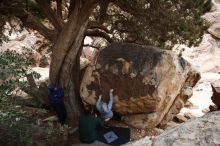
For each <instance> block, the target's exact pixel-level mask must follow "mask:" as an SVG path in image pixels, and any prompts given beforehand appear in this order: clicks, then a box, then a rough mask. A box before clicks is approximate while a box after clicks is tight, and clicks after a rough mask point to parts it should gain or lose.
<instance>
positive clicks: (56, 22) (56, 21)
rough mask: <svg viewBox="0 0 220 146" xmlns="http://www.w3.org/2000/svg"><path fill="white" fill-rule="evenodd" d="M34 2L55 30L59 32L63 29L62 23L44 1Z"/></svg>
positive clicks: (37, 0)
mask: <svg viewBox="0 0 220 146" xmlns="http://www.w3.org/2000/svg"><path fill="white" fill-rule="evenodd" d="M36 2H37V3H38V5H39V7H40V9H42V11H43V12H44V14H45V15H46V17H47V18H48V19H49V20H50V22H51V23H52V24H53V26H54V27H55V29H57V30H58V31H61V30H62V27H63V21H62V19H60V18H59V17H57V15H56V14H55V13H54V12H53V10H52V9H51V8H50V4H49V3H48V2H47V1H45V0H36Z"/></svg>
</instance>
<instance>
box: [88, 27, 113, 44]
mask: <svg viewBox="0 0 220 146" xmlns="http://www.w3.org/2000/svg"><path fill="white" fill-rule="evenodd" d="M85 36H93V37H102V38H104V39H106V40H107V41H108V42H109V43H113V39H112V38H111V37H110V36H109V35H108V34H107V33H105V32H103V31H100V30H98V29H95V30H87V31H86V33H85Z"/></svg>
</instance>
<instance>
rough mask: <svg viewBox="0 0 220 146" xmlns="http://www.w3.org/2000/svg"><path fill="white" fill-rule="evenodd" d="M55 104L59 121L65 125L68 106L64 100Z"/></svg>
mask: <svg viewBox="0 0 220 146" xmlns="http://www.w3.org/2000/svg"><path fill="white" fill-rule="evenodd" d="M53 106H54V108H55V110H56V112H57V116H58V119H59V122H60V123H61V124H62V125H63V124H65V123H66V117H67V113H66V108H65V105H64V103H63V102H59V103H53Z"/></svg>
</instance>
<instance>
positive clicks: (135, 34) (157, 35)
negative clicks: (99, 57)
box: [108, 0, 212, 49]
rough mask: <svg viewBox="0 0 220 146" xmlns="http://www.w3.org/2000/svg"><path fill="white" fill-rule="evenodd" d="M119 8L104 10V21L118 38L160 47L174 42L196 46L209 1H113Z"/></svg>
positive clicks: (202, 29) (209, 7) (205, 25)
mask: <svg viewBox="0 0 220 146" xmlns="http://www.w3.org/2000/svg"><path fill="white" fill-rule="evenodd" d="M117 3H119V6H120V7H117V6H114V5H112V7H111V8H109V9H108V14H109V17H108V23H110V24H111V26H112V29H113V30H114V34H113V36H114V38H115V40H118V41H125V42H136V43H140V44H147V45H154V46H158V47H161V48H167V49H169V48H172V46H173V45H174V44H177V43H180V44H181V43H185V44H187V45H189V46H192V45H198V43H199V42H200V41H201V37H202V35H203V33H204V30H206V29H207V27H208V26H207V24H206V23H205V22H204V20H203V19H202V18H201V15H202V14H204V13H205V12H207V11H209V10H210V9H211V6H212V4H211V0H193V1H192V0H155V1H150V0H134V1H129V0H123V1H121V0H117Z"/></svg>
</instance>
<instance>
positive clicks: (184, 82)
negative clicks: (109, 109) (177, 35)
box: [80, 44, 200, 129]
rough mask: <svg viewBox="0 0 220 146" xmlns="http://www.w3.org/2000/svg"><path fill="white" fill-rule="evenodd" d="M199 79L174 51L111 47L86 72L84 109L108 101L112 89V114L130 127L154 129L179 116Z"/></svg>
mask: <svg viewBox="0 0 220 146" xmlns="http://www.w3.org/2000/svg"><path fill="white" fill-rule="evenodd" d="M199 78H200V75H199V74H198V73H197V72H195V71H194V70H193V69H192V68H191V66H190V64H189V63H188V62H186V61H185V60H183V59H182V58H180V57H178V56H176V55H175V54H173V53H172V52H171V51H165V50H161V49H158V48H155V47H152V46H141V45H136V44H112V45H111V46H109V47H107V48H105V49H103V50H101V51H100V53H99V55H98V58H97V60H96V62H94V65H91V66H89V67H88V68H87V70H86V71H85V75H84V78H83V80H82V84H81V87H80V94H81V98H82V101H83V103H84V105H85V106H87V105H95V103H96V100H97V97H98V95H99V94H102V95H103V100H105V101H107V100H108V96H109V95H108V93H109V89H111V88H113V89H114V104H113V110H114V111H115V112H117V113H119V114H121V115H123V116H125V118H124V119H125V122H126V123H127V124H129V125H131V126H134V127H137V128H142V129H143V128H152V127H155V126H157V125H158V124H159V123H161V121H164V122H163V124H165V123H166V122H168V121H169V120H171V119H172V118H173V116H175V114H177V113H178V112H179V110H180V109H181V108H182V107H183V105H184V103H185V102H186V100H187V99H188V98H189V97H190V96H191V95H192V87H193V86H194V85H195V84H196V82H197V81H198V79H199Z"/></svg>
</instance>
